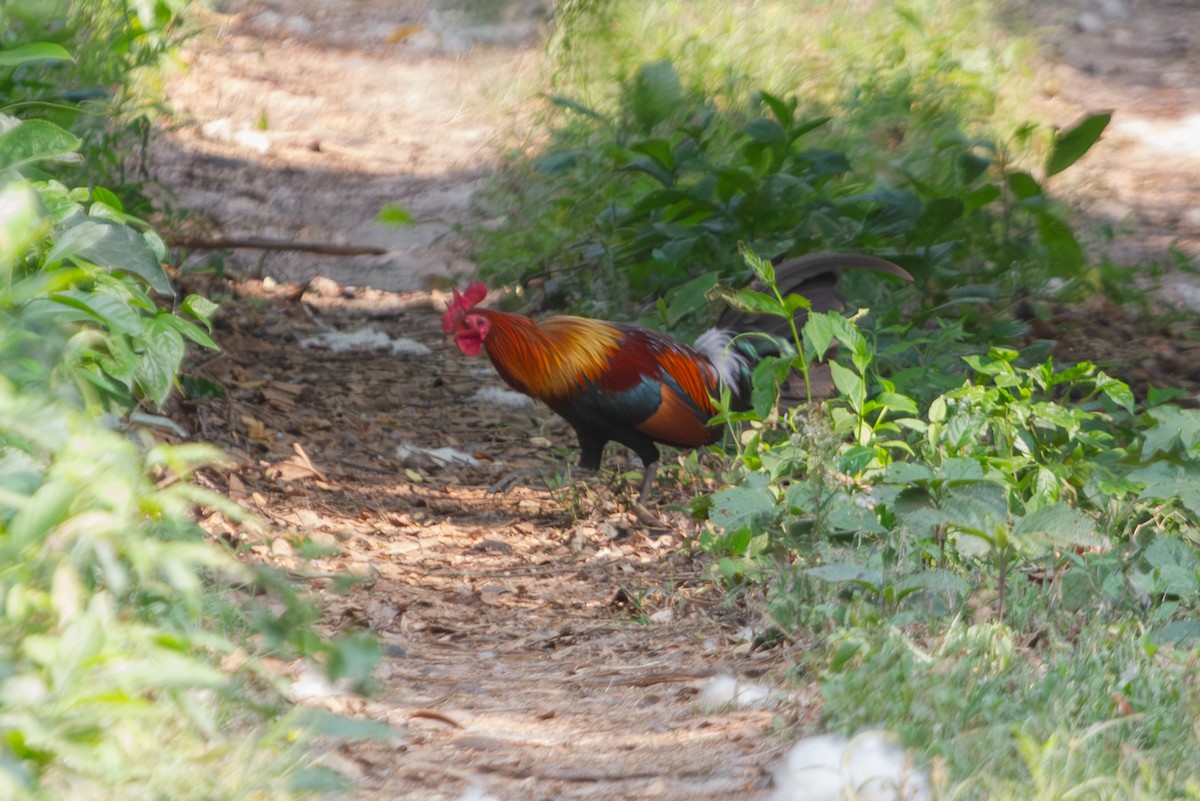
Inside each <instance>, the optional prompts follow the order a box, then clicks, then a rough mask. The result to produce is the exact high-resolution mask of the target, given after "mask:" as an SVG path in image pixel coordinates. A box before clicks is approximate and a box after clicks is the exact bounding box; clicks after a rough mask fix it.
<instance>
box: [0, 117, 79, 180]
mask: <svg viewBox="0 0 1200 801" xmlns="http://www.w3.org/2000/svg"><path fill="white" fill-rule="evenodd" d="M80 143H81V142H80V139H79V137H78V136H76V135H75V134H73V133H71V132H70V131H68V130H66V129H64V128H60V127H58V126H57V125H55V124H54V123H52V122H46V121H45V120H24V121H22V122H20V123H18V124H17V125H16V126H15V127H13V128H10V129H9V130H7V131H5V132H4V133H0V172H3V171H5V170H15V169H18V168H20V167H23V166H25V165H27V164H34V163H36V162H39V161H46V160H49V159H62V158H66V157H68V156H70V155H72V154H73V153H74V152H75V151H76V150H78V149H79V145H80Z"/></svg>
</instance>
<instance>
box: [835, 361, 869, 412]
mask: <svg viewBox="0 0 1200 801" xmlns="http://www.w3.org/2000/svg"><path fill="white" fill-rule="evenodd" d="M829 371H830V373H831V374H832V376H833V384H834V386H836V387H837V388H838V392H840V393H841V394H842V395H845V396H846V397H847V398H849V399H850V403H851V406H853V407H854V408H855V409H857V408H858V404H859V403H860V402H861V400H862V392H863V380H862V376H860V375H859V374H858V373H856V372H854V371H853V370H851V369H850V368H848V367H842V365H840V364H838V363H837V362H835V361H832V360H830V362H829Z"/></svg>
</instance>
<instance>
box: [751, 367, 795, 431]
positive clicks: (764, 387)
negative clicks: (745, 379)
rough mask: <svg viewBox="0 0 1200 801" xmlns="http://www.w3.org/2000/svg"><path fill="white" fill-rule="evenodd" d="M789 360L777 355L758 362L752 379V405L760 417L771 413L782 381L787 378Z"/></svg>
mask: <svg viewBox="0 0 1200 801" xmlns="http://www.w3.org/2000/svg"><path fill="white" fill-rule="evenodd" d="M788 370H789V362H788V360H786V359H781V358H779V357H777V356H768V357H767V358H765V359H763V360H762V361H761V362H759V363H758V365H757V366H755V368H754V373H753V375H752V376H751V379H750V387H751V388H750V406H751V408H752V409H754V413H755V414H756V415H758V416H759V417H760V418H764V417H766V416H767V415H768V414H770V413H771V407H773V406H774V405H775V398H776V397H777V396H778V394H779V385H780V383H781V382H782V381H783V380H784V379H785V378H787V374H788Z"/></svg>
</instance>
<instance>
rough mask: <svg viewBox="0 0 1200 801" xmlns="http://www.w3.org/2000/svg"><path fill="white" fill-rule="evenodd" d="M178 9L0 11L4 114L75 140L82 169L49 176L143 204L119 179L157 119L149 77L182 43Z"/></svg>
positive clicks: (107, 2)
mask: <svg viewBox="0 0 1200 801" xmlns="http://www.w3.org/2000/svg"><path fill="white" fill-rule="evenodd" d="M187 5H188V4H187V3H186V2H185V1H184V0H38V2H8V3H4V4H2V5H0V98H3V104H4V105H3V106H0V111H3V112H5V113H7V114H9V115H11V116H14V117H17V118H21V119H32V118H40V119H45V120H47V121H49V122H53V123H55V124H56V125H58V126H60V127H62V128H65V129H68V130H70V131H72V132H73V133H74V134H75V135H77V136H79V137H80V139H81V146H80V152H81V153H82V154H83V158H82V159H77V160H75V161H74V162H73V163H72V164H70V165H67V166H60V167H59V168H58V169H56V170H55V174H56V175H57V177H58V178H59V179H60V180H63V181H64V182H66V183H68V184H70V185H82V186H89V185H92V184H94V183H107V184H110V185H115V186H117V187H118V188H119V191H120V192H121V194H122V196H123V197H124V199H125V201H126V202H127V203H128V202H133V201H137V202H139V203H144V200H143V199H142V198H141V197H140V195H139V192H138V186H137V185H136V184H135V183H134V182H133V181H132V180H129V176H127V175H126V170H127V163H133V159H130V153H131V152H132V151H133V150H134V149H135V148H136V147H144V143H145V138H146V136H147V134H148V131H149V122H150V120H151V119H152V118H153V116H154V115H155V114H156V113H157V109H156V107H155V99H154V87H155V82H156V80H157V77H156V74H155V68H156V67H157V66H158V64H159V63H160V61H161V60H162V59H163V57H164V56H166V55H167V54H168V53H169V52H170V50H171V48H172V47H173V46H174V45H175V44H177V43H178V42H179V41H181V39H182V37H183V35H184V34H183V32H182V31H181V28H180V25H179V20H180V14H181V12H182V11H183V9H184V8H185V7H186V6H187Z"/></svg>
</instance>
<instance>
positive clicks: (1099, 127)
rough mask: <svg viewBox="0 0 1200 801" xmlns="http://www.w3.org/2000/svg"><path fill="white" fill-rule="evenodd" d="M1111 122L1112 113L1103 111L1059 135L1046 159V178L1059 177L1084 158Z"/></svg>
mask: <svg viewBox="0 0 1200 801" xmlns="http://www.w3.org/2000/svg"><path fill="white" fill-rule="evenodd" d="M1111 120H1112V112H1111V111H1103V112H1100V113H1099V114H1092V115H1090V116H1088V117H1085V118H1084V119H1083V120H1081V121H1080V122H1079V123H1078V124H1076V125H1075V126H1074V127H1072V128H1069V129H1067V130H1066V131H1061V132H1060V133H1058V134H1057V135H1056V136H1055V137H1054V144H1052V145H1051V146H1050V154H1049V155H1048V156H1047V157H1046V177H1047V178H1048V177H1050V176H1051V175H1057V174H1058V173H1060V172H1062V171H1063V170H1065V169H1066V168H1067V167H1070V166H1071V165H1072V164H1074V163H1075V162H1076V161H1078V160H1079V159H1080V158H1082V157H1083V154H1084V153H1087V152H1088V151H1089V150H1091V149H1092V145H1094V144H1096V142H1098V141H1099V140H1100V135H1101V134H1103V133H1104V129H1105V128H1107V127H1108V123H1109V122H1110V121H1111Z"/></svg>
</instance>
